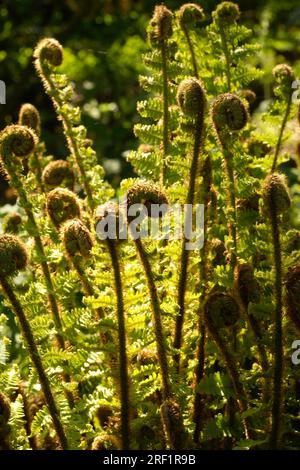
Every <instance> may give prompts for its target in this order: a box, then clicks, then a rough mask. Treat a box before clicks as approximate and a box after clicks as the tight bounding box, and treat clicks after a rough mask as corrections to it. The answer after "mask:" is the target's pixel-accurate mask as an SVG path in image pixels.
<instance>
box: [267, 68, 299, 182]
mask: <svg viewBox="0 0 300 470" xmlns="http://www.w3.org/2000/svg"><path fill="white" fill-rule="evenodd" d="M273 76H274V78H275V80H276V82H277V84H278V85H277V87H276V89H275V93H276V94H277V95H279V96H280V95H281V96H283V98H284V99H285V100H286V108H285V113H284V115H283V119H282V123H281V127H280V131H279V134H278V139H277V144H276V147H275V153H274V159H273V164H272V173H274V171H276V166H277V160H278V156H279V152H280V148H281V142H282V137H283V133H284V129H285V126H286V123H287V120H288V117H289V114H290V110H291V105H292V96H293V91H294V88H293V87H292V83H293V81H294V80H295V75H294V72H293V70H292V69H291V67H289V66H288V65H286V64H279V65H276V67H274V69H273Z"/></svg>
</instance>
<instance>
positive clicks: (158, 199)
mask: <svg viewBox="0 0 300 470" xmlns="http://www.w3.org/2000/svg"><path fill="white" fill-rule="evenodd" d="M167 203H168V199H167V196H166V195H165V194H164V192H163V191H162V190H161V189H160V188H159V187H158V186H155V185H153V184H151V183H136V184H135V185H134V186H132V187H131V188H130V189H129V191H128V193H127V219H128V224H129V229H130V230H131V231H132V226H131V223H132V217H131V215H130V208H131V207H132V206H133V205H134V204H143V205H144V206H145V207H146V209H147V211H148V215H149V216H150V217H151V214H153V212H154V211H153V210H152V209H153V206H154V205H156V204H158V205H162V206H165V205H166V204H167ZM133 238H134V243H135V246H136V249H137V252H138V255H139V258H140V261H141V264H142V266H143V269H144V274H145V278H146V282H147V286H148V291H149V296H150V302H151V308H152V317H153V325H154V334H155V340H156V348H157V357H158V363H159V367H160V374H161V378H162V397H163V404H162V421H163V426H164V429H165V434H166V439H167V442H168V445H169V447H171V448H173V449H176V448H180V446H181V444H180V441H181V439H180V434H181V433H182V430H181V427H180V426H179V422H181V420H179V419H178V420H177V423H176V428H177V430H176V429H175V428H173V427H172V426H173V424H172V423H173V420H172V419H169V418H168V419H165V418H166V416H167V417H168V416H169V414H168V413H167V411H168V403H169V400H173V396H172V395H173V394H172V391H171V383H170V375H169V366H168V359H167V344H166V338H165V335H164V332H163V325H162V319H161V318H162V314H161V309H160V300H159V296H158V292H157V288H156V284H155V280H154V275H153V271H152V268H151V264H150V262H149V258H148V254H147V252H146V250H145V248H144V246H143V243H142V242H141V239H140V238H139V236H138V234H135V235H134V236H133ZM178 413H179V411H178ZM175 436H176V438H175ZM181 437H182V436H181Z"/></svg>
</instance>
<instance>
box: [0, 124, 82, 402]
mask: <svg viewBox="0 0 300 470" xmlns="http://www.w3.org/2000/svg"><path fill="white" fill-rule="evenodd" d="M35 144H36V136H35V134H34V133H33V132H32V131H31V130H30V129H29V128H28V127H25V126H17V125H12V126H8V127H6V128H5V129H4V131H2V133H1V134H0V155H1V160H2V165H3V166H4V169H5V171H6V173H7V174H8V177H9V179H10V184H11V186H12V187H13V188H14V189H15V190H16V191H17V193H18V195H19V199H20V205H21V206H22V207H23V208H24V210H25V212H26V215H27V218H28V221H29V223H30V224H29V228H28V231H29V234H30V235H31V236H32V237H33V238H34V242H35V248H36V251H37V254H38V256H39V260H40V265H41V268H42V271H43V276H44V280H45V285H46V288H47V293H48V300H49V305H50V308H51V313H52V318H53V322H54V325H55V329H56V338H57V343H58V347H60V348H61V349H65V341H64V338H63V332H62V323H61V319H60V314H59V308H58V304H57V300H56V297H55V294H54V288H53V282H52V278H51V275H50V270H49V266H48V262H47V259H46V256H45V251H44V247H43V243H42V239H41V236H40V233H39V228H38V225H37V222H36V219H35V216H34V213H33V208H32V204H31V202H30V201H29V199H28V197H27V194H26V191H25V189H24V186H23V184H22V180H21V176H20V175H21V174H22V162H21V159H22V157H26V156H27V155H29V154H30V153H31V152H32V151H34V148H35ZM65 379H66V381H69V380H70V378H69V377H68V376H65ZM66 395H67V397H68V402H69V404H70V406H72V405H73V398H72V394H71V393H69V392H68V391H66Z"/></svg>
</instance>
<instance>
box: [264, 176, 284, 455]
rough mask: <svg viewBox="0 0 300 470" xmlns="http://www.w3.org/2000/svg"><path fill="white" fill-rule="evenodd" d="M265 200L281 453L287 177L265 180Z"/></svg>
mask: <svg viewBox="0 0 300 470" xmlns="http://www.w3.org/2000/svg"><path fill="white" fill-rule="evenodd" d="M263 200H264V203H265V207H266V210H267V213H268V216H269V218H270V221H271V227H272V237H273V257H274V267H275V285H274V295H275V316H274V321H275V331H274V376H273V380H274V382H273V403H272V429H271V436H270V446H271V448H272V449H278V447H279V446H280V439H281V432H280V424H281V416H282V406H283V398H282V388H283V387H282V381H283V333H282V309H283V301H282V252H281V242H280V228H279V225H280V222H279V216H280V215H281V214H282V213H284V212H285V211H287V210H288V209H289V207H290V204H291V200H290V196H289V193H288V190H287V186H286V183H285V179H284V176H282V175H280V174H278V173H273V174H271V175H270V176H268V177H267V178H266V180H265V182H264V187H263Z"/></svg>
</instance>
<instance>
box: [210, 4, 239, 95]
mask: <svg viewBox="0 0 300 470" xmlns="http://www.w3.org/2000/svg"><path fill="white" fill-rule="evenodd" d="M212 16H213V19H214V22H215V23H216V25H217V27H218V29H219V32H220V37H221V41H222V47H223V51H224V55H225V61H226V80H227V91H228V92H230V91H231V61H230V54H229V47H228V39H227V31H226V30H227V28H228V27H229V26H231V25H233V24H234V23H236V21H237V20H238V19H239V17H240V10H239V7H238V5H237V4H236V3H232V2H222V3H220V4H219V5H218V6H217V8H216V9H215V11H214V12H213V14H212Z"/></svg>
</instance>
